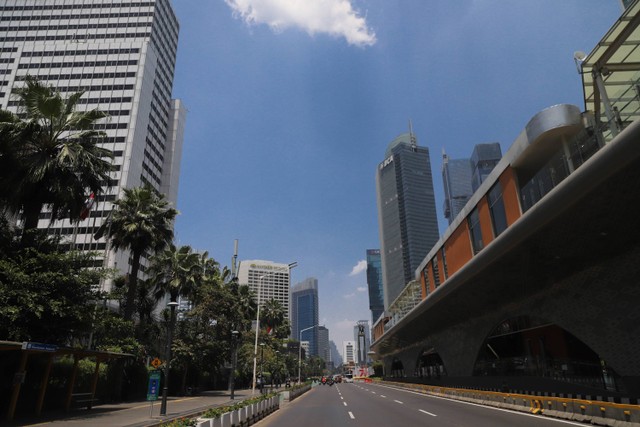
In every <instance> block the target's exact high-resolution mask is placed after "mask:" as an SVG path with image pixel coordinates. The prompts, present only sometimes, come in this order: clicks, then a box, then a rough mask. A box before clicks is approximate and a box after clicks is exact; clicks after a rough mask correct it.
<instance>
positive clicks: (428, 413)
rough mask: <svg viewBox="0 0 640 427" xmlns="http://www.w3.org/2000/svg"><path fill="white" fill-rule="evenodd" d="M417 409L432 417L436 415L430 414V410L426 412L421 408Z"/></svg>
mask: <svg viewBox="0 0 640 427" xmlns="http://www.w3.org/2000/svg"><path fill="white" fill-rule="evenodd" d="M418 411H420V412H422V413H423V414H427V415H431V416H432V417H437V415H436V414H432V413H431V412H427V411H425V410H423V409H418Z"/></svg>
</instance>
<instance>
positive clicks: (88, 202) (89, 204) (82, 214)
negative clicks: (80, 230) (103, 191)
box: [80, 193, 96, 221]
mask: <svg viewBox="0 0 640 427" xmlns="http://www.w3.org/2000/svg"><path fill="white" fill-rule="evenodd" d="M95 201H96V198H95V195H94V194H93V193H91V195H89V198H88V199H87V200H86V201H85V202H84V208H82V210H81V211H80V221H84V220H85V219H87V217H88V216H89V212H91V208H92V207H93V204H94V203H95Z"/></svg>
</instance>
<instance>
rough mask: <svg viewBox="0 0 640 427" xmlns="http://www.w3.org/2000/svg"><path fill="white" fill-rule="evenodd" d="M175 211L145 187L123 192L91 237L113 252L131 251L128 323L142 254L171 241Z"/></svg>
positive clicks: (159, 196) (150, 189) (133, 302)
mask: <svg viewBox="0 0 640 427" xmlns="http://www.w3.org/2000/svg"><path fill="white" fill-rule="evenodd" d="M177 214H178V211H177V210H175V209H173V208H172V207H171V206H169V202H167V200H166V199H165V198H164V196H163V195H161V194H159V193H157V192H156V191H155V190H153V189H152V188H151V187H149V186H144V187H135V188H130V189H125V190H124V197H123V198H122V199H120V200H118V201H116V202H115V209H114V210H113V211H112V213H111V216H110V217H109V218H107V219H106V221H105V222H104V223H103V224H102V226H101V227H100V229H99V230H98V232H97V233H96V235H95V238H100V237H102V235H103V234H105V235H106V236H107V238H109V239H111V245H112V247H113V249H115V250H119V249H129V250H130V251H131V273H130V274H129V280H128V289H127V298H126V302H125V310H124V318H125V320H131V319H132V318H133V314H134V312H135V308H136V304H135V302H136V295H137V284H138V271H139V270H140V258H142V256H143V254H145V253H147V252H150V251H153V252H158V251H160V250H162V249H164V248H165V247H166V246H167V245H168V244H169V243H170V242H171V240H173V220H174V219H175V217H176V215H177Z"/></svg>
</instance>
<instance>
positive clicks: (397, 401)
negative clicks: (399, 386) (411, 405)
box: [394, 400, 404, 405]
mask: <svg viewBox="0 0 640 427" xmlns="http://www.w3.org/2000/svg"><path fill="white" fill-rule="evenodd" d="M394 402H396V403H399V404H401V405H404V403H402V402H400V401H399V400H394Z"/></svg>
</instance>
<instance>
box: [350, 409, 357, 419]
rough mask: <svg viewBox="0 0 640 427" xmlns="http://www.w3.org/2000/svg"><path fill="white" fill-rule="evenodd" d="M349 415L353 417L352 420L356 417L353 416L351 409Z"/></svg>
mask: <svg viewBox="0 0 640 427" xmlns="http://www.w3.org/2000/svg"><path fill="white" fill-rule="evenodd" d="M349 416H350V417H351V419H352V420H355V419H356V417H354V416H353V413H352V412H351V411H349Z"/></svg>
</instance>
